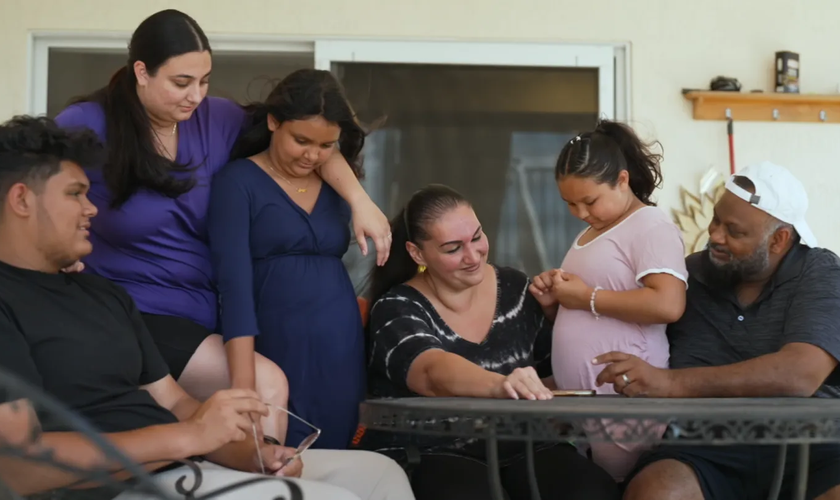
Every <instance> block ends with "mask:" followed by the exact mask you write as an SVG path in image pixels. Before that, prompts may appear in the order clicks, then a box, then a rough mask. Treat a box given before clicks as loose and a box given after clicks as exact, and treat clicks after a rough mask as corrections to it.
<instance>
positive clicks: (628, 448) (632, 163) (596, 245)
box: [531, 121, 688, 480]
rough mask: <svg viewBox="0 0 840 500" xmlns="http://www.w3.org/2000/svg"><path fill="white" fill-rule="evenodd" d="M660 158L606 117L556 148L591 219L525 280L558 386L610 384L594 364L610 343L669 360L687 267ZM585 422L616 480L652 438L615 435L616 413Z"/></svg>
mask: <svg viewBox="0 0 840 500" xmlns="http://www.w3.org/2000/svg"><path fill="white" fill-rule="evenodd" d="M660 160H661V155H659V154H655V153H652V152H651V151H650V149H649V145H646V144H644V143H643V142H642V141H641V140H640V139H639V138H638V137H637V136H636V134H635V133H634V132H633V130H632V129H631V128H630V127H628V126H626V125H623V124H620V123H615V122H610V121H601V122H600V123H599V124H598V125H597V127H596V128H595V130H593V131H591V132H587V133H584V134H581V135H578V136H577V137H575V138H573V139H572V140H571V141H570V142H569V143H568V144H566V146H565V147H564V148H563V151H562V152H561V153H560V158H559V159H558V160H557V169H556V174H555V175H556V178H557V184H558V187H559V189H560V195H561V196H562V197H563V200H564V201H565V202H566V203H567V204H568V206H569V210H571V212H572V214H573V215H574V216H575V217H578V218H579V219H581V220H583V221H585V222H586V223H588V224H589V227H588V228H587V229H585V230H584V231H583V232H582V233H581V234H580V235H579V236H578V237H577V239H576V240H575V242H574V244H573V245H572V248H571V249H570V250H569V252H568V253H567V254H566V257H565V259H563V264H562V267H561V269H557V270H549V271H546V272H544V273H542V274H540V275H539V276H536V277H535V278H534V280H533V284H532V286H531V293H533V294H534V296H535V297H536V298H537V300H538V301H539V302H540V305H541V306H542V307H543V309H544V310H545V312H546V316H547V317H554V318H556V319H555V322H554V336H553V344H552V354H551V356H552V367H553V369H554V380H555V382H556V384H557V388H558V389H594V390H596V391H597V393H598V394H615V391H614V390H613V386H612V385H602V386H600V387H597V386H596V382H595V379H596V377H597V376H598V373H599V372H600V371H601V369H602V368H603V367H601V366H596V365H593V364H592V359H593V358H595V356H598V355H600V354H604V353H608V352H611V351H620V352H624V353H627V354H632V355H635V356H638V357H640V358H642V359H644V360H645V361H647V362H648V363H650V364H651V365H653V366H656V367H660V368H667V367H668V339H667V337H666V336H665V327H666V325H667V324H668V323H672V322H674V321H676V320H678V319H679V318H680V316H682V314H683V311H684V310H685V290H686V280H687V278H688V276H687V271H686V268H685V246H684V244H683V240H682V235H681V234H680V231H679V229H678V228H677V227H676V225H674V223H673V222H671V221H670V220H669V219H668V217H667V215H666V214H665V213H664V212H663V211H662V210H660V209H659V208H656V206H655V203H654V202H653V201H651V199H650V197H651V194H653V191H654V189H655V188H656V187H658V186H659V184H660V182H661V181H662V175H661V173H660V170H659V162H660ZM623 382H624V385H622V386H621V388H620V390H623V389H624V387H626V386H627V385H628V384H632V383H633V381H632V374H628V378H627V379H626V380H623ZM654 428H656V426H654ZM587 431H588V432H587V433H588V434H589V435H590V436H592V437H593V438H598V437H597V436H595V434H598V435H600V438H598V439H601V440H602V442H600V443H599V442H593V443H592V445H591V449H592V458H593V460H594V461H595V462H596V463H598V464H599V465H601V466H602V467H604V468H605V469H606V470H607V471H608V472H609V473H610V474H612V475H613V477H615V478H616V479H617V480H622V479H623V478H624V476H625V475H626V474H627V473H628V472H630V469H631V468H632V467H633V465H634V464H635V462H636V459H637V458H638V455H639V454H640V453H641V452H642V451H643V450H644V449H646V448H648V447H650V446H651V444H652V442H651V441H637V442H635V443H626V442H624V443H622V442H613V441H612V440H611V439H610V438H613V439H616V440H617V441H619V440H618V439H617V438H620V437H621V434H623V433H626V432H627V427H626V426H623V425H621V424H619V423H612V422H609V421H593V422H590V423H589V425H588V426H587ZM663 431H664V428H658V429H656V431H655V433H657V434H658V435H656V436H650V438H651V439H655V438H658V437H660V436H661V433H662V432H663ZM605 433H606V435H605ZM605 439H606V440H605ZM593 440H595V439H593Z"/></svg>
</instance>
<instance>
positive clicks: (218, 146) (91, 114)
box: [56, 97, 245, 331]
mask: <svg viewBox="0 0 840 500" xmlns="http://www.w3.org/2000/svg"><path fill="white" fill-rule="evenodd" d="M244 119H245V112H244V111H243V110H242V108H241V107H240V106H239V105H237V104H236V103H234V102H232V101H229V100H226V99H221V98H217V97H207V98H206V99H204V101H202V103H201V104H200V105H199V106H198V108H197V109H196V110H195V112H194V113H193V115H192V116H191V117H190V119H189V120H187V121H184V122H181V123H180V124H179V125H178V129H179V136H178V156H177V158H176V161H177V162H178V163H180V164H189V165H193V166H196V165H198V168H197V169H196V170H195V171H194V173H193V175H194V176H195V180H196V184H195V187H193V189H191V190H190V191H189V192H187V193H185V194H183V195H181V196H179V197H178V198H175V199H172V198H168V197H166V196H164V195H161V194H158V193H155V192H151V191H149V190H145V189H143V190H140V191H138V192H137V193H135V194H134V195H133V196H132V197H131V198H130V199H129V200H128V201H127V202H126V203H125V204H124V205H123V206H122V207H120V208H118V209H113V208H111V207H110V205H109V204H110V199H111V196H110V191H109V190H108V187H107V186H106V185H105V182H104V180H103V178H102V173H101V172H100V171H98V170H88V172H87V175H88V177H89V178H90V181H91V190H90V195H89V196H90V200H91V201H92V202H93V203H94V204H95V205H96V207H97V208H99V215H97V216H96V217H94V218H93V220H92V221H91V224H92V225H91V230H90V239H91V242H92V243H93V253H92V254H90V256H88V257H86V258H85V259H84V263H85V266H86V268H87V270H88V271H89V272H92V273H95V274H98V275H100V276H104V277H106V278H108V279H110V280H112V281H114V282H116V283H118V284H120V285H122V286H123V287H124V288H125V289H126V290H127V291H128V293H129V294H130V295H131V297H132V298H133V299H134V301H135V302H136V303H137V307H138V309H139V310H140V311H141V312H144V313H149V314H163V315H169V316H178V317H182V318H186V319H189V320H191V321H195V322H196V323H199V324H200V325H202V326H204V327H205V328H207V329H208V330H211V331H214V330H215V328H216V322H217V309H218V299H217V294H216V290H215V287H214V285H213V273H212V265H211V263H210V250H209V248H208V246H207V227H206V226H207V207H208V203H209V200H210V182H211V180H212V177H213V175H215V174H216V172H217V171H219V169H221V168H222V167H223V166H224V165H225V164H226V163H227V162H228V159H229V157H230V152H231V149H232V148H233V145H234V142H235V141H236V138H237V137H238V135H239V132H240V129H241V127H242V124H243V121H244ZM56 121H57V122H58V124H59V125H60V126H62V127H65V128H69V127H79V126H83V127H87V128H90V129H91V130H93V131H94V132H96V133H97V134H98V135H99V137H100V139H102V140H103V141H104V142H106V144H107V140H108V138H107V137H106V127H105V114H104V112H103V110H102V107H101V106H100V105H99V104H96V103H92V102H86V103H80V104H74V105H72V106H70V107H68V108H67V109H65V110H64V111H62V112H61V114H59V115H58V117H56Z"/></svg>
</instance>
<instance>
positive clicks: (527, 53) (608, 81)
mask: <svg viewBox="0 0 840 500" xmlns="http://www.w3.org/2000/svg"><path fill="white" fill-rule="evenodd" d="M620 47H622V48H625V47H624V46H623V45H621V46H620ZM616 56H617V46H616V45H614V44H600V45H599V44H564V43H503V42H444V41H407V40H316V41H315V68H317V69H324V70H329V71H336V70H337V69H338V68H337V67H336V63H353V62H356V63H386V64H388V63H390V64H452V65H482V66H520V67H521V66H525V67H555V68H595V69H597V70H598V114H599V116H600V117H602V118H608V119H616V117H618V118H619V119H626V118H628V117H629V113H628V109H627V100H626V98H625V97H626V96H624V95H617V94H616V90H617V89H619V90H620V91H621V92H622V93H623V91H624V90H625V89H626V88H627V82H626V81H623V82H622V84H621V85H616V80H617V79H616V66H617V65H616ZM619 70H620V74H619V77H620V79H622V80H624V79H625V77H626V74H624V73H623V71H624V67H621V68H619ZM618 101H621V103H620V104H617V103H618Z"/></svg>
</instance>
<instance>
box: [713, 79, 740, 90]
mask: <svg viewBox="0 0 840 500" xmlns="http://www.w3.org/2000/svg"><path fill="white" fill-rule="evenodd" d="M709 89H710V90H716V91H722V92H740V91H741V82H739V81H738V79H737V78H732V77H728V76H718V77H716V78H714V79H713V80H712V82H711V83H710V84H709Z"/></svg>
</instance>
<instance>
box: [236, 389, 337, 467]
mask: <svg viewBox="0 0 840 500" xmlns="http://www.w3.org/2000/svg"><path fill="white" fill-rule="evenodd" d="M264 404H265V405H266V406H267V407H269V408H270V409H274V410H280V411H282V412H283V413H285V414H286V415H289V416H290V417H294V418H296V419H297V420H299V421H301V422H303V423H304V424H306V425H308V426H309V427H311V428H312V429H313V430H314V431H315V432H313V433H312V434H310V435H308V436H306V438H305V439H304V440H303V441H301V442H300V444H299V445H298V447H297V448H296V449H295V453H294V454H293V455H292V456H291V457H289V458H287V459H285V460H284V461H283V463H282V464H281V465H280V468H279V469H277V470H278V471H280V470H283V468H284V467H286V466H287V465H289V464H290V463H292V462H294V461H295V460H297V459H298V458H300V456H301V455H302V454H303V452H304V451H306V450H308V449H309V447H310V446H312V444H313V443H315V441H317V440H318V438H319V437H320V436H321V429H319V428H317V427H315V426H314V425H312V424H310V423H309V422H307V421H306V420H304V419H302V418H300V417H298V416H297V415H295V414H294V413H292V412H290V411H289V410H287V409H285V408H281V407H279V406H275V405H272V404H268V403H264ZM251 429H252V430H253V432H254V445H255V446H256V448H257V457H259V459H260V470H261V471H262V473H263V474H265V462H264V461H263V457H262V452H261V451H260V440H259V438H258V437H257V424H256V423H254V422H251Z"/></svg>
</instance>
